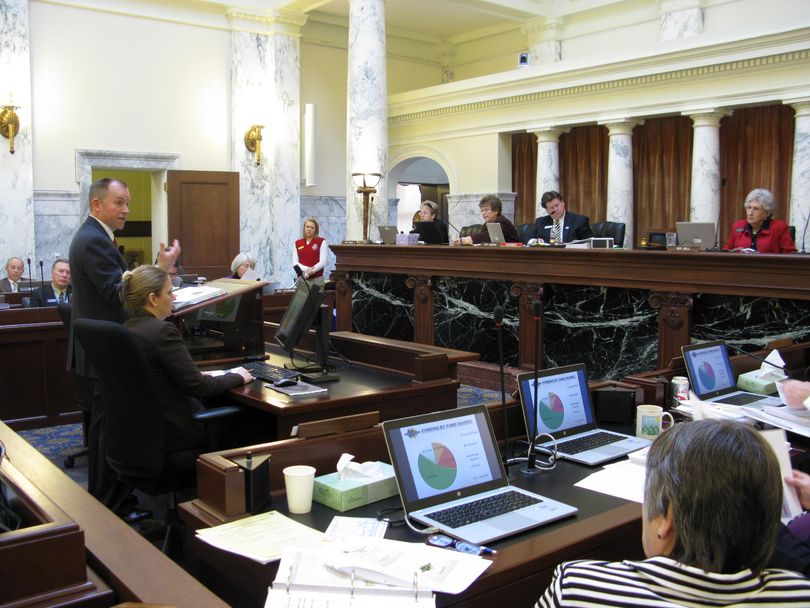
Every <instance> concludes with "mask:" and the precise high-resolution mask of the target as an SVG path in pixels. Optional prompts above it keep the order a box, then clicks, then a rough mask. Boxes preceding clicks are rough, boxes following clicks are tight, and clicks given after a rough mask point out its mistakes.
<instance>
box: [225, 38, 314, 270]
mask: <svg viewBox="0 0 810 608" xmlns="http://www.w3.org/2000/svg"><path fill="white" fill-rule="evenodd" d="M299 59H300V58H299V43H298V38H296V37H294V36H289V35H286V34H281V33H272V34H259V33H254V32H242V31H235V32H232V33H231V68H232V70H231V96H232V97H231V99H232V103H231V123H232V125H233V131H232V146H233V150H232V163H233V169H234V170H235V171H239V174H240V184H239V185H240V217H239V233H240V238H241V249H242V250H243V251H250V252H251V253H253V254H254V255H255V256H256V259H257V264H256V270H257V271H258V273H259V275H260V276H261V277H262V278H264V279H266V280H268V281H270V282H274V283H276V282H278V283H284V282H285V281H286V279H287V278H288V276H289V270H290V268H292V264H293V261H294V258H293V256H294V243H295V239H296V238H297V235H298V234H299V233H300V230H301V226H300V224H299V219H300V216H301V213H300V181H299V180H300V172H301V169H300V163H299V128H300V100H299V95H300V60H299ZM254 124H259V125H264V126H265V128H264V131H263V132H262V158H261V164H260V165H256V156H255V155H254V154H253V153H252V152H250V151H248V150H247V148H245V143H244V136H245V133H246V132H247V130H248V129H249V128H250V126H251V125H254ZM235 253H236V252H234V255H235Z"/></svg>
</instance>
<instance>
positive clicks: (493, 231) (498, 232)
mask: <svg viewBox="0 0 810 608" xmlns="http://www.w3.org/2000/svg"><path fill="white" fill-rule="evenodd" d="M486 226H487V232H488V233H489V242H490V243H496V244H497V243H504V242H505V239H504V238H503V228H501V225H500V224H499V223H498V222H487V225H486Z"/></svg>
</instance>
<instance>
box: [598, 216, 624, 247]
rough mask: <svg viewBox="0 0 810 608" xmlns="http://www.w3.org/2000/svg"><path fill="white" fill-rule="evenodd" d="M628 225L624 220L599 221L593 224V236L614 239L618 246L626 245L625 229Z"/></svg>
mask: <svg viewBox="0 0 810 608" xmlns="http://www.w3.org/2000/svg"><path fill="white" fill-rule="evenodd" d="M625 228H626V225H625V224H624V223H622V222H597V223H596V224H591V231H592V232H593V236H594V237H597V238H607V237H610V238H612V239H613V244H614V245H615V246H618V247H624V231H625Z"/></svg>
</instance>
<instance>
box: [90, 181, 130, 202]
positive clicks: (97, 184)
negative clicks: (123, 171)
mask: <svg viewBox="0 0 810 608" xmlns="http://www.w3.org/2000/svg"><path fill="white" fill-rule="evenodd" d="M113 183H117V184H121V185H122V186H123V187H124V188H129V186H127V183H126V182H125V181H123V180H120V179H116V178H114V177H102V178H101V179H99V180H96V181H94V182H93V183H92V184H90V194H89V195H88V197H87V204H90V203H91V202H93V199H94V198H97V199H98V200H104V197H105V196H107V191H108V190H109V189H110V185H111V184H113Z"/></svg>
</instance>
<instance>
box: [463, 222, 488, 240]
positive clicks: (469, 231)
mask: <svg viewBox="0 0 810 608" xmlns="http://www.w3.org/2000/svg"><path fill="white" fill-rule="evenodd" d="M483 227H484V225H483V224H470V225H469V226H462V227H461V230H460V231H459V233H458V238H462V237H465V236H471V235H473V234H475V233H476V232H481V229H482V228H483Z"/></svg>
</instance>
